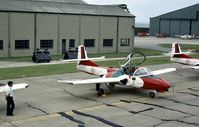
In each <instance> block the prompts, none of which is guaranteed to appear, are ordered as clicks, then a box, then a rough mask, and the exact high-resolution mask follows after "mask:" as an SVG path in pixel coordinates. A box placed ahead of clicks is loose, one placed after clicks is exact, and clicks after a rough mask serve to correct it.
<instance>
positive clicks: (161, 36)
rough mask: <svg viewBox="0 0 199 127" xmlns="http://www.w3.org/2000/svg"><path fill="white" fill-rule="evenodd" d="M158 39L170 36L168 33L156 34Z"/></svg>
mask: <svg viewBox="0 0 199 127" xmlns="http://www.w3.org/2000/svg"><path fill="white" fill-rule="evenodd" d="M155 35H156V37H157V38H166V37H167V36H168V35H167V34H166V33H156V34H155Z"/></svg>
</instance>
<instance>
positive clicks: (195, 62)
mask: <svg viewBox="0 0 199 127" xmlns="http://www.w3.org/2000/svg"><path fill="white" fill-rule="evenodd" d="M170 60H171V61H173V62H176V63H180V64H185V65H189V66H188V68H192V69H199V59H194V58H191V57H190V56H189V55H187V54H186V53H185V52H182V51H181V48H180V45H179V43H173V44H172V51H171V59H170Z"/></svg>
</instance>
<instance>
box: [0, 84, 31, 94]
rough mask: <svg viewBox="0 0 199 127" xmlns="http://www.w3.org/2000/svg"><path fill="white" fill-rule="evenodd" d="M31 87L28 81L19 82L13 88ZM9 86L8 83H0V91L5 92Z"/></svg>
mask: <svg viewBox="0 0 199 127" xmlns="http://www.w3.org/2000/svg"><path fill="white" fill-rule="evenodd" d="M27 87H29V85H28V84H26V83H19V84H13V86H12V89H13V90H17V89H24V88H27ZM8 88H9V86H8V85H7V84H0V93H2V92H5V91H6V90H7V89H8Z"/></svg>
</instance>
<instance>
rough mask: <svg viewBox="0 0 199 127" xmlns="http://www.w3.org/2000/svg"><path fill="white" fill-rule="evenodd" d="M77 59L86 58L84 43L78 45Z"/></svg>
mask: <svg viewBox="0 0 199 127" xmlns="http://www.w3.org/2000/svg"><path fill="white" fill-rule="evenodd" d="M78 59H88V56H87V52H86V50H85V46H84V45H80V46H79V47H78Z"/></svg>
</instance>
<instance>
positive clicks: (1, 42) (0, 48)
mask: <svg viewBox="0 0 199 127" xmlns="http://www.w3.org/2000/svg"><path fill="white" fill-rule="evenodd" d="M2 49H3V40H0V50H2Z"/></svg>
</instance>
